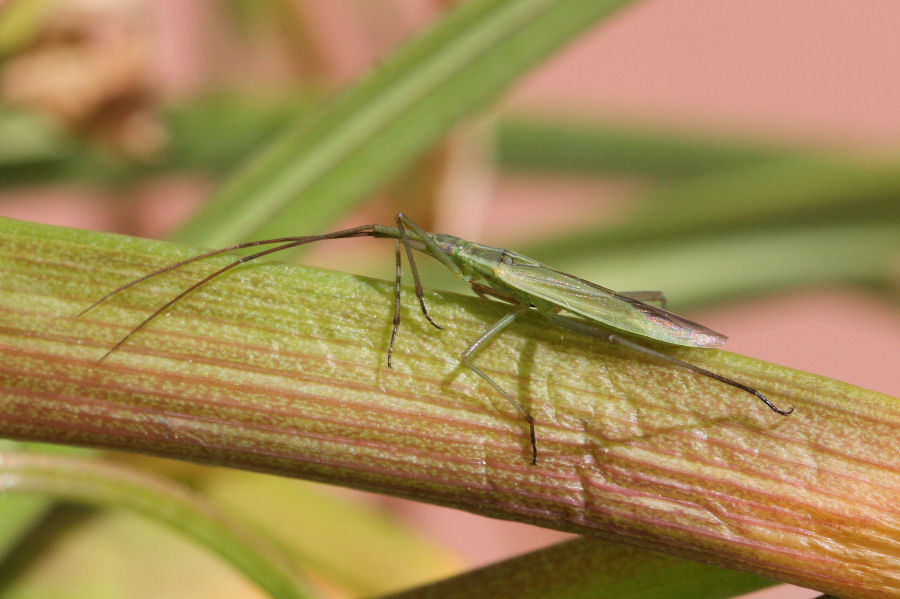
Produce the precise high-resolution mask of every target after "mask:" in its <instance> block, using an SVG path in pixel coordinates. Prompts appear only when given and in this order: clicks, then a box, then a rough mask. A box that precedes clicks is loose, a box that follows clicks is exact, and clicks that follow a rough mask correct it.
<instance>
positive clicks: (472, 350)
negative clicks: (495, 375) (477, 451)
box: [460, 308, 537, 464]
mask: <svg viewBox="0 0 900 599" xmlns="http://www.w3.org/2000/svg"><path fill="white" fill-rule="evenodd" d="M527 311H528V308H521V309H519V310H516V311H515V312H510V313H509V314H507V315H506V316H504V317H503V318H501V319H500V320H498V321H497V322H496V323H495V324H494V325H493V326H492V327H491V328H489V329H488V330H487V331H485V333H484V334H483V335H481V337H479V338H478V339H476V340H475V341H473V342H472V343H471V344H470V345H469V347H467V348H466V351H464V352H463V353H462V355H461V356H460V361H461V362H462V363H463V364H465V365H466V366H468V367H469V368H470V369H472V371H473V372H474V373H475V374H477V375H478V376H480V377H481V378H483V379H484V380H486V381H487V382H488V383H490V384H491V386H492V387H493V388H494V389H496V390H497V392H498V393H499V394H500V395H502V396H503V397H505V398H506V400H507V401H508V402H509V403H511V404H512V405H513V406H514V407H515V408H516V410H518V411H519V413H520V414H522V416H523V417H524V418H525V420H526V421H527V422H528V428H529V431H530V434H531V463H532V464H537V440H536V437H535V433H534V418H532V417H531V414H529V413H528V410H526V409H525V406H523V405H522V404H521V403H519V401H518V400H516V399H515V398H514V397H513V396H512V395H510V394H509V393H508V392H507V391H506V390H505V389H504V388H503V387H501V386H500V385H499V384H497V382H496V381H495V380H494V379H492V378H491V377H489V376H488V375H487V373H486V372H484V371H483V370H481V369H480V368H478V367H477V366H475V365H474V364H473V363H472V361H471V360H472V358H473V356H474V355H475V354H476V353H478V351H479V350H480V349H481V348H482V347H483V346H484V344H485V343H487V342H488V341H490V340H491V339H493V338H494V337H495V336H496V335H497V334H498V333H499V332H500V331H502V330H503V329H505V328H506V327H508V326H509V325H510V324H511V323H512V322H513V321H514V320H515V319H516V318H518V317H519V316H521V315H522V314H524V313H525V312H527Z"/></svg>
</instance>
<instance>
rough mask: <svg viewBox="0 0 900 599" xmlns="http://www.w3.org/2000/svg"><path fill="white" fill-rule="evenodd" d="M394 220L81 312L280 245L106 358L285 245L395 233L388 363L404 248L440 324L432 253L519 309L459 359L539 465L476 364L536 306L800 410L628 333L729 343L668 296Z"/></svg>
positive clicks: (564, 322)
mask: <svg viewBox="0 0 900 599" xmlns="http://www.w3.org/2000/svg"><path fill="white" fill-rule="evenodd" d="M395 222H396V225H397V226H396V227H387V226H384V225H362V226H359V227H352V228H350V229H343V230H341V231H335V232H333V233H326V234H324V235H307V236H300V237H281V238H278V239H265V240H262V241H250V242H247V243H240V244H238V245H234V246H231V247H227V248H223V249H220V250H213V251H210V252H206V253H203V254H200V255H199V256H194V257H193V258H188V259H187V260H182V261H181V262H176V263H174V264H170V265H169V266H166V267H164V268H161V269H159V270H156V271H154V272H151V273H149V274H146V275H144V276H142V277H140V278H138V279H135V280H133V281H131V282H130V283H127V284H125V285H122V286H121V287H119V288H118V289H114V290H113V291H111V292H110V293H108V294H106V295H105V296H103V297H102V298H100V299H99V300H97V301H96V302H94V303H93V304H91V305H90V306H88V307H87V308H86V309H85V310H83V311H82V312H81V313H80V314H79V316H80V315H82V314H84V313H86V312H88V311H90V310H92V309H94V308H95V307H97V306H98V305H100V304H102V303H103V302H105V301H106V300H108V299H109V298H111V297H112V296H114V295H116V294H118V293H120V292H122V291H125V290H126V289H128V288H130V287H132V286H134V285H137V284H138V283H141V282H142V281H146V280H147V279H149V278H151V277H155V276H157V275H160V274H163V273H166V272H169V271H171V270H174V269H176V268H179V267H181V266H185V265H187V264H191V263H193V262H196V261H198V260H203V259H204V258H209V257H210V256H216V255H218V254H223V253H226V252H231V251H234V250H239V249H244V248H251V247H259V246H266V245H269V246H274V247H270V248H268V249H266V250H262V251H259V252H256V253H254V254H250V255H247V256H244V257H243V258H240V259H238V260H235V261H234V262H232V263H231V264H228V265H226V266H223V267H222V268H220V269H218V270H216V271H214V272H212V273H210V274H209V275H207V276H205V277H203V278H202V279H200V280H199V281H197V282H196V283H194V284H193V285H191V286H190V287H188V288H187V289H185V290H184V291H182V292H181V293H179V294H178V295H176V296H175V297H173V298H172V299H171V300H169V301H168V302H166V303H165V304H163V305H162V306H161V307H160V308H158V309H157V310H156V311H154V312H153V313H152V314H150V316H148V317H147V318H145V319H144V320H143V321H142V322H140V323H139V324H138V325H137V326H135V327H134V328H133V329H131V331H129V333H128V334H127V335H125V336H124V337H123V338H122V339H120V340H119V342H118V343H116V344H115V345H114V346H113V347H112V348H111V349H110V350H109V351H107V352H106V353H105V354H104V355H103V357H101V358H100V361H103V360H104V359H106V357H107V356H109V355H110V354H112V353H113V352H114V351H116V350H117V349H118V348H119V347H121V346H122V344H124V343H125V342H126V341H127V340H128V339H129V338H130V337H131V336H132V335H134V334H135V333H137V332H138V331H139V330H141V329H142V328H144V327H145V326H147V325H148V324H149V323H150V322H151V321H153V320H154V319H155V318H156V317H157V316H159V315H160V314H162V313H163V312H165V311H166V310H168V309H169V308H170V307H172V306H173V305H174V304H175V303H177V302H178V301H179V300H181V299H182V298H184V297H185V296H186V295H188V294H190V293H191V292H193V291H195V290H197V289H199V288H200V287H202V286H203V285H206V284H207V283H209V282H210V281H212V280H213V279H215V278H216V277H218V276H219V275H222V274H224V273H226V272H228V271H229V270H231V269H233V268H235V267H237V266H239V265H241V264H244V263H246V262H249V261H251V260H255V259H256V258H260V257H262V256H266V255H269V254H274V253H276V252H280V251H282V250H286V249H289V248H293V247H297V246H300V245H304V244H307V243H313V242H316V241H324V240H326V239H347V238H351V237H379V238H390V239H394V240H396V243H395V246H394V254H395V257H396V265H397V271H396V279H395V287H394V320H393V329H392V330H391V340H390V343H389V345H388V353H387V363H388V367H391V362H392V357H393V352H394V342H395V341H396V339H397V331H398V329H399V327H400V280H401V276H402V272H403V271H402V265H401V246H402V247H403V248H405V251H406V257H407V260H408V262H409V265H410V270H411V271H412V276H413V282H414V284H415V293H416V298H417V299H418V300H419V306H420V307H421V308H422V313H423V314H424V315H425V318H426V319H427V320H428V322H430V323H431V324H432V325H434V326H435V327H437V328H438V329H440V328H441V327H440V326H439V325H438V324H437V323H436V322H435V321H434V320H432V318H431V316H430V315H429V314H428V309H427V308H426V306H425V298H424V294H423V292H422V284H421V282H420V280H419V272H418V270H417V269H416V262H415V258H414V257H413V249H416V250H418V251H420V252H424V253H426V254H428V255H429V256H431V257H432V258H434V259H436V260H437V261H438V262H440V263H441V264H443V265H444V266H446V267H447V268H449V269H450V271H451V272H453V274H454V275H456V276H457V277H459V278H461V279H463V280H465V281H466V282H467V283H469V285H471V287H472V290H473V291H475V293H477V294H478V295H479V296H481V297H485V296H490V297H492V298H494V299H498V300H501V301H504V302H507V303H509V304H511V305H512V306H514V310H513V311H511V312H509V313H508V314H506V315H505V316H503V318H501V319H500V320H498V321H497V322H496V323H494V325H493V326H491V327H490V328H489V329H488V330H487V331H485V332H484V333H483V334H482V335H481V336H480V337H478V338H477V339H476V340H475V341H473V342H472V343H471V344H469V347H467V348H466V350H465V351H464V352H463V353H462V354H461V356H460V361H461V362H462V363H463V364H465V365H466V366H467V367H468V368H470V369H471V370H472V371H473V372H475V374H477V375H478V376H480V377H481V378H483V379H484V380H485V381H487V382H488V383H490V385H491V386H492V387H493V388H494V389H496V390H497V392H498V393H500V395H502V396H503V397H504V398H506V400H507V401H509V402H510V404H512V405H513V406H514V407H515V408H516V410H518V411H519V413H520V414H522V417H523V418H525V420H526V421H527V422H528V426H529V430H530V435H531V450H532V455H531V463H532V464H537V439H536V435H535V429H534V418H533V417H532V416H531V414H530V413H529V412H528V410H526V409H525V407H524V406H523V405H522V404H521V402H519V401H518V400H517V399H516V398H514V397H513V396H512V395H510V393H509V392H507V391H506V390H505V389H503V387H501V386H500V385H499V384H498V383H497V382H496V381H494V379H492V378H491V377H490V376H488V375H487V373H485V372H484V371H483V370H481V369H480V368H479V367H478V366H476V365H475V364H474V363H473V359H474V357H475V355H476V354H477V353H478V351H479V350H481V348H482V347H484V345H485V344H486V343H487V342H488V341H490V340H491V339H493V338H494V337H495V336H496V335H497V334H499V333H500V332H501V331H502V330H503V329H505V328H506V327H508V326H509V325H510V324H512V323H513V321H515V320H516V318H519V317H520V316H522V315H523V314H525V313H526V312H528V311H529V310H531V309H534V310H536V311H537V312H539V313H540V314H541V315H543V316H544V317H545V318H547V320H549V321H550V322H551V323H553V324H555V325H557V326H561V327H563V328H566V329H569V330H572V331H575V332H578V333H582V334H585V335H589V336H591V337H597V338H600V339H603V340H605V341H607V342H608V343H612V344H615V345H620V346H623V347H627V348H629V349H632V350H635V351H638V352H641V353H644V354H646V355H649V356H653V357H655V358H659V359H661V360H665V361H667V362H670V363H672V364H676V365H678V366H681V367H682V368H686V369H688V370H691V371H693V372H696V373H697V374H701V375H703V376H707V377H710V378H713V379H715V380H717V381H720V382H722V383H725V384H727V385H731V386H732V387H737V388H738V389H740V390H742V391H746V392H747V393H750V394H752V395H754V396H755V397H756V398H757V399H759V400H760V401H762V402H763V403H765V404H766V405H767V406H768V407H769V408H770V409H771V410H772V411H774V412H776V413H778V414H781V415H783V416H787V415H788V414H790V413H791V412H793V411H794V408H793V407H791V408H789V409H787V410H782V409H779V408H778V407H776V406H775V405H774V404H773V403H772V402H771V401H769V399H768V398H767V397H766V396H765V395H763V394H762V393H760V392H759V391H758V390H756V389H754V388H752V387H748V386H747V385H744V384H743V383H739V382H738V381H735V380H732V379H730V378H728V377H725V376H722V375H720V374H716V373H714V372H711V371H709V370H706V369H705V368H700V367H699V366H695V365H694V364H690V363H688V362H684V361H683V360H679V359H677V358H673V357H672V356H669V355H666V354H664V353H662V352H659V351H656V350H654V349H651V348H649V347H645V346H643V345H641V344H640V343H637V342H636V341H633V340H631V339H629V338H626V337H625V336H623V334H624V335H628V336H630V337H647V338H649V339H655V340H657V341H662V342H665V343H669V344H672V345H682V346H688V347H715V346H718V345H722V344H723V343H725V340H726V339H727V337H725V335H722V334H721V333H717V332H715V331H713V330H711V329H708V328H706V327H704V326H703V325H701V324H697V323H696V322H692V321H690V320H687V319H686V318H682V317H681V316H678V315H677V314H673V313H672V312H669V311H667V310H664V309H663V308H661V307H656V306H653V305H651V304H649V303H647V302H656V303H659V304H660V305H665V297H664V296H663V294H662V293H661V292H659V291H636V292H622V293H618V292H615V291H612V290H610V289H606V288H605V287H601V286H599V285H596V284H594V283H591V282H589V281H585V280H584V279H579V278H578V277H575V276H572V275H570V274H567V273H564V272H560V271H558V270H554V269H553V268H550V267H549V266H546V265H544V264H541V263H540V262H538V261H536V260H532V259H531V258H528V257H526V256H523V255H521V254H517V253H515V252H511V251H509V250H505V249H502V248H495V247H490V246H487V245H481V244H479V243H473V242H471V241H466V240H464V239H461V238H459V237H454V236H453V235H443V234H433V233H426V232H425V231H424V230H423V229H422V228H421V227H419V225H417V224H416V223H414V222H413V221H412V220H411V219H410V218H409V217H408V216H406V215H405V214H403V213H402V212H401V213H400V214H398V215H397V216H396V218H395ZM562 312H569V313H571V314H573V315H575V316H576V317H578V318H572V317H571V316H567V315H564V314H562Z"/></svg>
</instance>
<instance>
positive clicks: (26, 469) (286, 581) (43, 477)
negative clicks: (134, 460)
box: [0, 451, 314, 598]
mask: <svg viewBox="0 0 900 599" xmlns="http://www.w3.org/2000/svg"><path fill="white" fill-rule="evenodd" d="M0 492H2V493H24V494H39V495H45V496H48V497H52V498H53V499H57V500H66V501H72V502H77V503H88V504H91V505H101V506H104V507H116V508H125V509H129V510H133V511H136V512H138V513H141V514H143V515H145V516H149V517H151V518H153V519H155V520H158V521H159V522H161V523H163V524H165V525H167V526H169V527H171V528H173V529H175V530H178V531H180V532H182V533H183V534H186V535H187V536H189V537H191V538H193V539H194V540H195V541H198V542H200V543H202V544H204V545H206V546H207V547H208V548H209V549H211V550H213V551H215V552H216V553H218V554H219V555H220V556H221V557H223V558H224V559H226V560H228V561H229V562H231V563H232V564H233V565H234V566H235V567H237V568H238V569H240V570H241V571H243V572H244V573H245V574H246V575H247V576H248V577H250V578H251V579H252V580H254V581H255V582H256V583H257V584H258V585H259V586H260V587H262V588H264V589H266V590H267V591H268V592H269V593H270V594H271V595H272V596H273V597H284V598H292V597H311V596H314V594H313V593H311V592H310V591H308V590H307V589H305V588H304V585H302V584H301V583H300V581H299V579H298V577H297V574H296V572H295V570H294V568H293V566H292V565H291V563H290V562H289V561H288V559H287V558H286V557H285V556H284V555H283V554H282V553H281V551H280V549H278V548H276V547H274V546H273V545H271V544H270V543H268V542H267V541H265V540H263V539H262V538H260V537H259V535H258V534H256V533H255V532H252V531H250V530H249V529H247V528H245V527H243V526H241V525H240V524H238V523H237V522H236V521H235V520H234V519H233V518H230V517H227V516H225V515H224V514H222V513H220V512H219V511H218V510H216V509H215V508H213V506H212V505H210V504H209V503H208V502H206V501H204V500H203V499H202V498H200V497H199V496H198V495H195V494H193V493H189V492H188V491H187V490H186V489H184V488H182V487H178V486H176V485H174V484H173V483H171V482H169V481H167V480H165V479H162V478H159V477H156V476H152V475H150V474H147V473H143V472H138V471H136V470H132V469H128V468H124V467H122V466H119V465H113V464H109V463H103V462H101V461H99V460H96V459H85V458H77V457H73V456H64V455H61V454H37V453H31V452H27V451H21V452H7V453H5V454H4V455H3V456H2V460H0Z"/></svg>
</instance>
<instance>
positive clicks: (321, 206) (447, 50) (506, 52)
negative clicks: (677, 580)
mask: <svg viewBox="0 0 900 599" xmlns="http://www.w3.org/2000/svg"><path fill="white" fill-rule="evenodd" d="M626 3H627V2H626V1H625V0H603V1H598V2H583V1H575V0H500V1H496V0H490V1H487V0H475V1H473V2H466V3H463V4H461V5H460V6H458V7H457V8H456V10H455V11H454V12H453V13H451V14H449V15H447V16H446V17H445V18H443V19H441V21H440V22H439V23H438V24H437V25H436V26H435V27H434V28H433V29H432V30H431V31H429V32H427V33H426V34H424V35H423V36H421V37H420V38H418V39H417V40H414V41H413V42H412V43H410V44H408V45H407V46H405V47H404V48H403V49H401V51H399V52H398V53H397V55H395V56H393V57H391V58H389V59H388V60H387V61H386V62H385V64H384V65H382V66H381V68H379V69H378V70H377V71H376V72H374V73H373V74H372V75H371V76H370V77H368V78H366V79H364V80H363V81H361V82H360V83H359V84H357V85H356V86H354V87H353V88H352V89H350V90H348V91H347V92H345V93H344V94H343V95H342V96H341V97H339V98H338V99H337V100H336V101H335V102H334V104H333V105H331V106H330V107H328V108H327V109H326V110H325V111H324V112H323V113H322V114H321V115H319V118H317V119H316V120H315V121H314V122H312V123H310V124H307V123H305V122H304V123H301V124H298V125H296V126H294V127H291V129H290V130H289V131H288V132H287V133H285V134H284V135H283V136H282V137H281V138H280V139H278V140H276V141H275V142H274V143H273V144H272V145H271V146H270V147H269V148H268V150H267V151H264V152H262V153H261V154H260V155H259V156H258V157H257V158H256V159H255V160H254V161H253V162H252V163H251V164H249V165H248V166H247V167H246V168H245V169H244V170H242V171H240V172H239V173H238V174H237V175H236V176H235V177H233V178H232V179H231V180H230V181H228V182H227V183H226V184H225V185H224V186H223V187H222V189H221V190H220V191H219V192H218V193H217V194H216V195H215V196H214V197H213V198H212V200H211V201H210V202H209V203H208V204H207V205H206V206H205V207H204V208H203V209H202V210H201V211H200V212H199V213H198V214H197V215H196V216H195V218H194V219H193V220H192V221H191V222H189V223H188V224H187V225H185V226H184V227H183V228H182V229H181V230H180V231H179V232H178V233H177V234H176V235H175V239H177V240H185V241H191V242H193V243H200V244H203V245H209V246H223V245H229V244H231V243H234V242H236V241H243V240H247V239H254V238H256V239H259V238H266V237H280V236H283V235H288V234H292V233H295V232H296V226H297V225H296V223H298V222H303V223H304V227H307V228H308V229H309V230H316V228H317V227H320V226H322V225H324V224H326V223H328V222H330V221H332V220H333V219H334V218H336V217H337V215H340V214H343V213H344V212H345V211H346V210H347V207H348V206H350V205H352V204H353V203H354V202H356V201H358V200H361V199H362V198H364V197H365V196H366V195H367V194H369V193H371V192H372V191H374V190H376V189H377V188H378V187H379V186H380V185H382V184H384V183H385V182H386V181H387V180H388V179H389V177H390V176H392V175H393V174H394V173H396V172H397V171H398V170H399V169H400V168H401V167H402V166H404V165H405V164H407V163H408V162H409V161H410V160H412V159H413V158H414V157H415V156H417V155H418V154H419V153H421V152H422V151H424V150H425V149H427V148H428V147H429V146H431V145H432V144H434V143H436V142H437V141H438V140H439V139H440V138H441V136H443V135H444V133H446V131H447V130H448V129H449V128H450V127H451V126H452V125H453V124H455V123H456V122H458V121H459V120H460V119H461V118H462V117H464V116H465V115H467V114H470V113H471V112H473V111H475V110H478V109H480V108H482V107H483V106H484V105H485V104H487V103H488V102H490V101H492V100H494V99H496V97H497V96H498V95H499V93H500V92H501V91H503V90H504V89H506V87H507V86H508V85H509V84H510V83H511V82H512V81H513V80H515V78H516V77H518V76H519V75H521V74H522V73H523V72H525V71H526V70H527V69H529V68H530V67H532V66H533V65H535V64H536V63H537V62H538V61H540V60H541V59H543V58H545V57H546V56H547V55H549V54H550V53H551V52H553V51H554V50H555V49H557V48H558V47H559V46H560V45H562V44H563V43H565V42H566V41H568V40H570V39H571V38H572V37H573V36H574V35H576V34H577V33H579V32H581V31H582V30H584V29H585V28H587V27H588V26H589V25H590V24H592V23H594V22H595V21H596V20H597V19H599V18H601V17H603V16H606V15H608V14H609V13H611V12H612V11H614V10H615V9H616V8H618V7H620V6H622V5H624V4H626Z"/></svg>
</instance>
